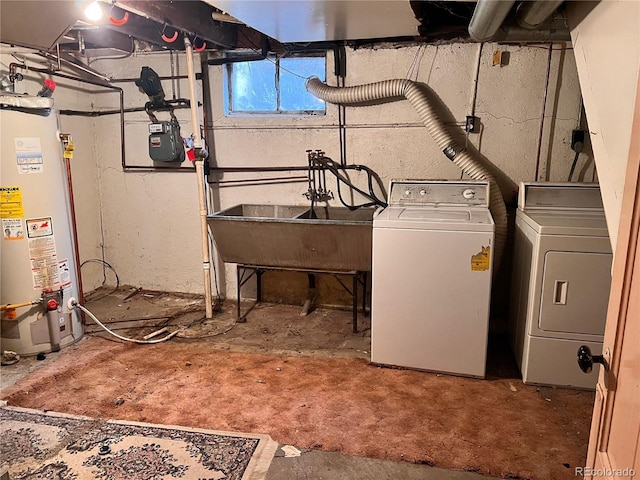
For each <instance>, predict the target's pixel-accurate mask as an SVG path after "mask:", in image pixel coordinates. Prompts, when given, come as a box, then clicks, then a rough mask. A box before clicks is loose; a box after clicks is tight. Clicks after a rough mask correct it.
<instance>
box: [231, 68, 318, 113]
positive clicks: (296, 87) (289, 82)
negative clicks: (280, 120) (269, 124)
mask: <svg viewBox="0 0 640 480" xmlns="http://www.w3.org/2000/svg"><path fill="white" fill-rule="evenodd" d="M310 76H317V77H319V78H320V79H321V80H323V81H324V79H325V57H324V56H314V57H288V58H275V57H273V58H268V59H265V60H259V61H254V62H238V63H231V64H228V65H227V76H226V78H225V80H226V81H225V86H224V88H225V111H226V113H227V114H242V115H247V114H252V113H256V114H292V115H317V114H324V113H325V110H326V107H325V103H324V102H323V101H322V100H319V99H317V98H316V97H314V96H313V95H311V94H310V93H309V92H307V90H306V88H305V85H304V84H305V80H306V79H307V78H308V77H310Z"/></svg>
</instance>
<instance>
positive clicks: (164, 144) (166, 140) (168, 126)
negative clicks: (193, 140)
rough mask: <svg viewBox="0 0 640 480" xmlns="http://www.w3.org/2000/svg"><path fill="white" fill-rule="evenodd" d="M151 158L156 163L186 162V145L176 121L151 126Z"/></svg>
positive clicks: (156, 123)
mask: <svg viewBox="0 0 640 480" xmlns="http://www.w3.org/2000/svg"><path fill="white" fill-rule="evenodd" d="M149 156H150V157H151V159H152V160H153V161H154V162H184V158H185V154H184V145H183V143H182V137H181V135H180V125H179V124H178V122H177V121H176V120H174V119H172V120H171V121H165V122H154V123H152V124H150V125H149Z"/></svg>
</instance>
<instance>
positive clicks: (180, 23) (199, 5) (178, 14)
mask: <svg viewBox="0 0 640 480" xmlns="http://www.w3.org/2000/svg"><path fill="white" fill-rule="evenodd" d="M116 4H117V5H118V6H119V7H121V8H123V9H125V10H127V11H129V12H131V13H134V14H136V15H139V16H141V17H145V18H148V19H150V20H153V21H155V22H156V23H158V24H160V28H161V29H162V26H163V25H169V26H171V27H174V28H176V29H178V30H181V31H182V32H185V33H187V34H189V35H192V36H197V37H198V38H199V39H203V40H205V41H206V42H207V43H212V44H214V45H217V46H220V47H223V48H235V46H236V44H237V39H238V32H237V25H235V24H225V23H221V22H215V21H214V20H213V19H212V18H211V13H212V12H213V11H214V9H213V7H212V6H210V5H207V4H205V3H203V2H200V1H194V0H185V1H181V2H173V1H170V0H161V1H158V0H117V2H116Z"/></svg>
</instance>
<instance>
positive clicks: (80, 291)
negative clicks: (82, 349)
mask: <svg viewBox="0 0 640 480" xmlns="http://www.w3.org/2000/svg"><path fill="white" fill-rule="evenodd" d="M64 166H65V168H66V170H67V191H68V192H69V209H70V211H71V228H72V230H73V255H74V257H75V260H76V279H77V280H78V297H79V300H80V305H84V289H83V288H82V271H81V268H80V251H79V250H78V226H77V224H76V205H75V201H74V199H73V181H72V179H71V162H70V161H69V159H68V158H66V157H65V159H64ZM82 320H83V321H84V312H83V313H82Z"/></svg>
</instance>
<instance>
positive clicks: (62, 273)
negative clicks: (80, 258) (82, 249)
mask: <svg viewBox="0 0 640 480" xmlns="http://www.w3.org/2000/svg"><path fill="white" fill-rule="evenodd" d="M58 277H59V278H60V287H62V288H65V287H68V286H69V285H71V268H70V267H69V260H68V259H66V258H65V259H64V260H60V261H59V262H58Z"/></svg>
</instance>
